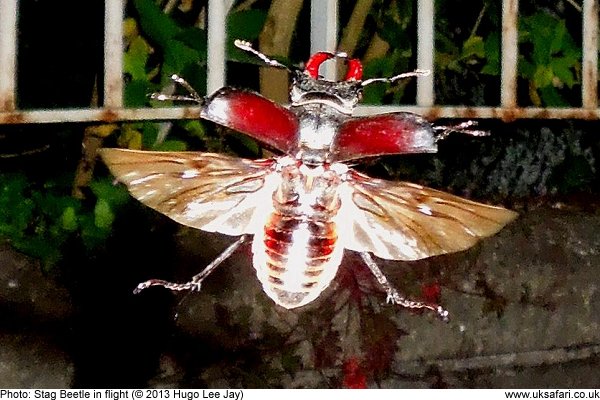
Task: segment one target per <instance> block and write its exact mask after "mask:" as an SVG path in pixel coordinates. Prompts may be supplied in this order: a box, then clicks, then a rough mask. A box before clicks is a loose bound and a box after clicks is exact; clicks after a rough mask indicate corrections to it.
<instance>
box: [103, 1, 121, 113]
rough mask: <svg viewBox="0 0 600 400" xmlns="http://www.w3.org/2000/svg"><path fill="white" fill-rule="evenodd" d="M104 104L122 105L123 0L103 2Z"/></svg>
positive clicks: (113, 106) (117, 106) (114, 106)
mask: <svg viewBox="0 0 600 400" xmlns="http://www.w3.org/2000/svg"><path fill="white" fill-rule="evenodd" d="M104 7H105V8H104V106H105V107H108V108H121V107H123V12H124V2H123V0H106V1H105V2H104Z"/></svg>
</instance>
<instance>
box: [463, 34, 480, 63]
mask: <svg viewBox="0 0 600 400" xmlns="http://www.w3.org/2000/svg"><path fill="white" fill-rule="evenodd" d="M461 57H462V58H470V57H478V58H484V57H485V44H484V41H483V38H482V37H481V36H471V37H469V38H468V39H467V40H466V41H465V42H464V43H463V48H462V55H461Z"/></svg>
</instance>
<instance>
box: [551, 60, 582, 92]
mask: <svg viewBox="0 0 600 400" xmlns="http://www.w3.org/2000/svg"><path fill="white" fill-rule="evenodd" d="M551 68H552V71H553V72H554V75H556V77H557V78H558V79H559V80H560V81H561V82H562V83H564V84H565V85H567V86H568V87H569V88H571V87H573V85H574V84H575V83H577V81H576V79H575V75H574V74H573V69H572V68H573V65H572V64H571V63H570V62H569V60H566V59H564V58H556V59H554V60H552V64H551Z"/></svg>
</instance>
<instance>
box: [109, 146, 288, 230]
mask: <svg viewBox="0 0 600 400" xmlns="http://www.w3.org/2000/svg"><path fill="white" fill-rule="evenodd" d="M100 155H101V157H102V159H103V160H104V162H105V163H106V164H107V166H108V167H109V169H110V171H111V172H112V173H113V174H114V175H115V177H116V178H117V179H118V180H119V181H120V182H122V183H124V184H125V185H126V186H127V188H128V189H129V192H130V193H131V195H132V196H133V197H135V198H136V199H138V200H139V201H141V202H142V203H144V204H145V205H147V206H149V207H151V208H153V209H155V210H156V211H158V212H160V213H162V214H164V215H166V216H168V217H169V218H171V219H173V220H175V221H177V222H178V223H180V224H183V225H186V226H190V227H192V228H197V229H201V230H204V231H208V232H219V233H223V234H226V235H232V236H238V235H243V234H255V233H256V232H257V231H258V230H259V229H262V225H264V221H265V219H266V217H267V215H268V213H269V212H270V207H272V205H271V202H270V201H269V200H270V199H271V196H272V193H273V191H274V190H275V188H276V186H277V182H278V179H279V175H278V174H276V173H275V172H274V170H273V166H274V165H275V163H276V161H275V160H256V161H252V160H246V159H241V158H234V157H229V156H224V155H220V154H213V153H200V152H153V151H136V150H124V149H102V150H101V151H100Z"/></svg>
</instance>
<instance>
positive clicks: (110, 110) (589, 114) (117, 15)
mask: <svg viewBox="0 0 600 400" xmlns="http://www.w3.org/2000/svg"><path fill="white" fill-rule="evenodd" d="M124 2H125V0H105V42H104V54H105V60H104V63H105V64H104V80H103V81H104V88H103V92H104V104H102V105H101V106H100V107H98V108H85V109H51V110H27V111H21V110H17V109H16V93H17V92H16V72H17V68H16V48H17V35H16V32H17V9H18V0H0V124H26V123H54V122H115V121H136V120H166V119H184V118H197V116H198V111H199V110H198V108H197V107H164V108H123V65H122V62H123V28H122V21H123V17H124V15H123V13H124ZM232 2H233V1H232V0H212V1H209V10H208V51H209V54H210V57H208V60H207V62H208V68H207V71H208V72H207V73H208V76H207V92H208V93H212V92H213V91H215V90H216V89H218V88H220V87H222V86H224V85H225V74H226V71H225V33H226V31H225V25H226V17H227V12H228V10H229V8H230V6H231V4H232ZM502 5H503V8H502V9H503V12H502V50H501V52H502V54H501V55H502V65H501V67H502V72H501V83H500V84H501V90H500V93H501V98H500V106H498V107H464V106H439V105H436V104H435V97H434V84H433V82H434V74H431V75H429V76H428V77H423V78H419V80H418V85H417V98H416V105H415V106H361V107H360V108H359V109H358V114H361V115H365V114H372V113H381V112H391V111H400V110H402V111H412V112H416V113H419V114H421V115H424V116H426V117H429V118H431V119H435V118H440V117H448V118H453V117H457V118H458V117H460V118H499V119H503V120H513V119H520V118H574V119H595V120H598V119H600V108H599V106H598V83H597V82H598V0H583V7H582V21H583V43H582V48H583V59H582V68H583V69H582V85H581V86H582V106H581V107H577V108H535V107H525V108H522V107H519V106H518V105H517V60H518V26H517V20H518V18H517V17H518V10H519V5H518V0H503V2H502ZM417 10H418V12H417V31H418V32H417V36H418V46H417V67H418V68H421V69H430V70H432V71H434V69H433V65H434V64H433V60H434V50H435V47H434V34H433V29H434V0H419V1H418V7H417ZM311 15H312V17H311V32H312V33H311V51H313V52H314V51H317V50H329V51H332V50H335V46H336V40H337V30H338V29H337V1H336V0H311ZM434 72H435V71H434ZM325 73H326V76H331V74H332V73H333V71H332V70H330V71H326V72H325ZM327 74H329V75H327Z"/></svg>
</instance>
